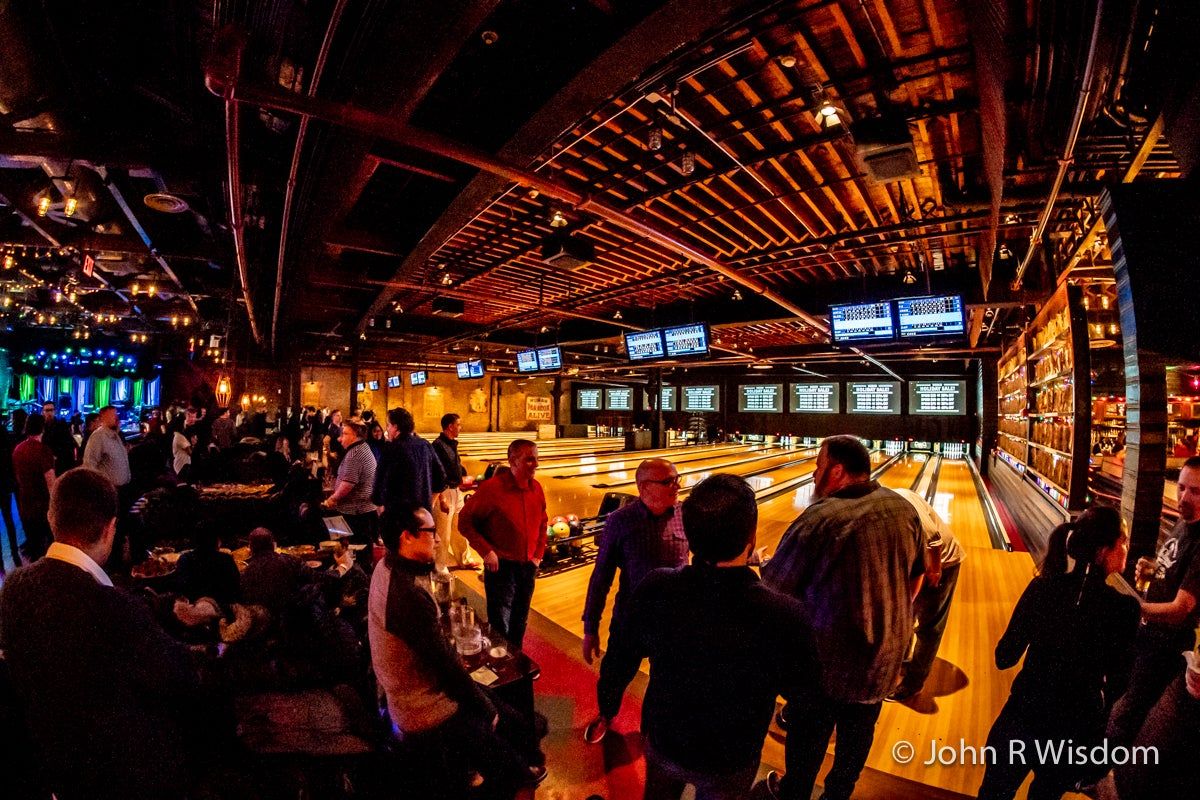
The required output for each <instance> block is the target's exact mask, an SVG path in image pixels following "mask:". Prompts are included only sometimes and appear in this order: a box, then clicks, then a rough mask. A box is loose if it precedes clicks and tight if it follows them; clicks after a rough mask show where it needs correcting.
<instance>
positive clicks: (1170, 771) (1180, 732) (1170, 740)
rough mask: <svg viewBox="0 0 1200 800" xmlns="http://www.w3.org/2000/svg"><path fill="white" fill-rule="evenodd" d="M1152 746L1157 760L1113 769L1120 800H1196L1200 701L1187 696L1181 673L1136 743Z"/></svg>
mask: <svg viewBox="0 0 1200 800" xmlns="http://www.w3.org/2000/svg"><path fill="white" fill-rule="evenodd" d="M1134 746H1135V747H1153V748H1155V751H1156V752H1157V754H1158V758H1157V759H1156V760H1149V759H1144V758H1142V759H1137V760H1136V763H1134V760H1133V759H1131V760H1130V762H1131V763H1129V764H1127V765H1123V766H1118V767H1117V768H1116V769H1114V770H1113V777H1114V778H1115V780H1116V784H1117V789H1118V790H1119V793H1120V796H1121V800H1150V798H1153V800H1182V798H1185V797H1186V798H1189V800H1190V799H1191V798H1194V797H1195V796H1196V787H1197V786H1200V758H1197V754H1200V700H1197V699H1196V698H1194V697H1192V696H1191V695H1190V694H1188V691H1187V686H1186V684H1185V683H1184V676H1183V673H1182V671H1181V672H1180V673H1179V674H1178V675H1176V676H1175V678H1174V680H1173V681H1172V682H1171V684H1170V685H1169V686H1167V689H1166V691H1165V692H1163V695H1162V697H1161V698H1160V699H1159V701H1158V703H1157V704H1156V705H1155V706H1154V708H1153V709H1151V710H1150V714H1149V716H1147V717H1146V723H1145V724H1144V725H1143V726H1142V730H1141V732H1140V733H1138V735H1137V739H1135V740H1134Z"/></svg>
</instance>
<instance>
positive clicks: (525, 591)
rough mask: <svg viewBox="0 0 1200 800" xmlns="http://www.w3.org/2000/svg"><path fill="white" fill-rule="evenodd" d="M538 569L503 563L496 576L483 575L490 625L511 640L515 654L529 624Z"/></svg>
mask: <svg viewBox="0 0 1200 800" xmlns="http://www.w3.org/2000/svg"><path fill="white" fill-rule="evenodd" d="M536 577H537V567H536V566H535V565H534V563H533V562H532V561H508V560H507V559H503V558H502V559H500V567H499V569H497V570H496V571H495V572H487V571H485V572H484V573H483V588H484V592H485V594H486V595H487V615H488V624H489V625H491V626H492V628H494V629H495V630H497V631H499V632H500V635H501V636H503V637H504V638H505V639H507V640H508V643H509V645H511V646H512V648H513V649H514V650H520V649H521V645H522V643H523V642H524V641H525V626H526V625H527V624H528V622H529V604H530V602H532V600H533V582H534V579H535V578H536Z"/></svg>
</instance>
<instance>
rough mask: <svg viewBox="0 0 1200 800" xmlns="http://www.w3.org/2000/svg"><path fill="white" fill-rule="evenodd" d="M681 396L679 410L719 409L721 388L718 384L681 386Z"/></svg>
mask: <svg viewBox="0 0 1200 800" xmlns="http://www.w3.org/2000/svg"><path fill="white" fill-rule="evenodd" d="M679 391H680V395H681V396H682V398H683V403H682V406H683V407H682V408H681V409H680V410H681V411H720V410H721V388H720V387H719V386H681V387H680V389H679Z"/></svg>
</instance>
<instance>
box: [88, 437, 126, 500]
mask: <svg viewBox="0 0 1200 800" xmlns="http://www.w3.org/2000/svg"><path fill="white" fill-rule="evenodd" d="M83 465H84V466H85V467H89V468H91V469H94V470H96V471H97V472H100V473H103V474H104V476H105V477H107V478H108V479H109V480H110V481H112V482H113V486H118V487H119V486H124V485H125V484H127V483H129V478H130V475H129V453H127V452H126V451H125V440H124V439H122V438H121V434H120V432H119V431H114V430H113V429H112V428H106V427H104V426H103V425H102V426H100V427H99V428H96V430H94V431H92V435H91V436H89V437H88V440H87V446H86V447H85V448H84V450H83Z"/></svg>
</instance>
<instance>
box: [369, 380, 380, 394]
mask: <svg viewBox="0 0 1200 800" xmlns="http://www.w3.org/2000/svg"><path fill="white" fill-rule="evenodd" d="M367 388H368V389H370V390H371V391H372V392H378V391H379V381H367Z"/></svg>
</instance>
